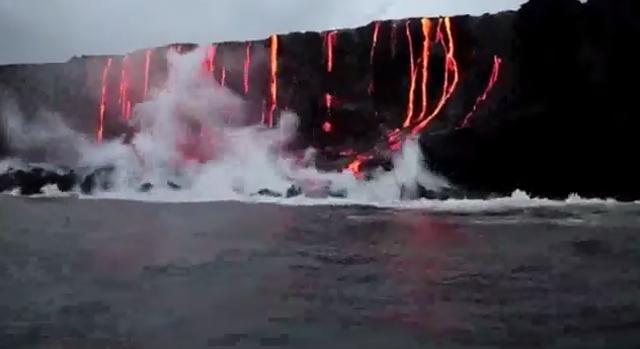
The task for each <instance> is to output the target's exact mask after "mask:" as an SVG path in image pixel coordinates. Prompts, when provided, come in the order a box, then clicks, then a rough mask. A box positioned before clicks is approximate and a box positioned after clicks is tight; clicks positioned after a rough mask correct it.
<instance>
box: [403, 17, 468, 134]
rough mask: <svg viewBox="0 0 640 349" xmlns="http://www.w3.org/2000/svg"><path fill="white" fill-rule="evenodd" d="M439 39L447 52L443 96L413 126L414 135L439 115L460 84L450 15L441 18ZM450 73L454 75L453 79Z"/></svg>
mask: <svg viewBox="0 0 640 349" xmlns="http://www.w3.org/2000/svg"><path fill="white" fill-rule="evenodd" d="M442 23H444V26H445V29H446V34H447V35H446V36H447V38H446V39H445V35H444V34H443V33H442ZM437 40H438V41H439V42H441V43H442V46H443V47H444V50H445V54H446V56H445V70H444V83H443V87H442V96H441V97H440V101H439V102H438V104H437V106H436V108H435V110H434V111H433V112H432V113H431V114H430V115H429V117H427V118H426V119H424V120H422V121H421V122H420V123H418V124H417V125H416V126H415V127H413V129H412V131H411V133H412V134H413V135H417V134H418V133H420V131H422V130H423V129H424V128H425V127H427V126H428V125H429V123H430V122H431V121H433V119H434V118H435V117H436V116H438V114H439V113H440V111H441V110H442V108H443V107H444V106H445V104H446V103H447V101H448V100H449V98H450V97H451V95H452V94H453V92H454V91H455V89H456V87H457V86H458V82H459V78H460V76H459V72H458V62H457V61H456V58H455V42H454V39H453V35H452V33H451V19H450V18H449V17H445V18H444V21H442V20H440V22H439V23H438V33H437ZM450 74H452V75H453V79H452V80H451V81H450V78H451V76H450Z"/></svg>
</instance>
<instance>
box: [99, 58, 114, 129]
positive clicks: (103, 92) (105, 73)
mask: <svg viewBox="0 0 640 349" xmlns="http://www.w3.org/2000/svg"><path fill="white" fill-rule="evenodd" d="M111 61H112V59H111V58H109V59H108V60H107V64H105V66H104V68H103V70H102V88H101V90H100V115H99V119H98V134H97V137H98V142H102V137H103V133H104V117H105V113H106V111H107V83H108V81H107V78H108V76H109V69H110V68H111Z"/></svg>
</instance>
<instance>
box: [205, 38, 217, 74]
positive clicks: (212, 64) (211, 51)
mask: <svg viewBox="0 0 640 349" xmlns="http://www.w3.org/2000/svg"><path fill="white" fill-rule="evenodd" d="M217 50H218V45H215V44H211V45H209V48H208V49H207V70H208V71H209V72H210V73H213V72H214V71H215V69H216V53H217Z"/></svg>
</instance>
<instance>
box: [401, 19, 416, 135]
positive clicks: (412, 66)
mask: <svg viewBox="0 0 640 349" xmlns="http://www.w3.org/2000/svg"><path fill="white" fill-rule="evenodd" d="M405 29H406V32H407V40H408V42H409V61H410V67H409V73H410V81H409V98H408V102H407V117H406V119H405V120H404V124H403V127H409V125H411V119H412V118H413V95H414V92H415V89H416V75H417V71H416V68H415V62H414V56H413V38H412V37H411V22H410V21H407V23H406V24H405Z"/></svg>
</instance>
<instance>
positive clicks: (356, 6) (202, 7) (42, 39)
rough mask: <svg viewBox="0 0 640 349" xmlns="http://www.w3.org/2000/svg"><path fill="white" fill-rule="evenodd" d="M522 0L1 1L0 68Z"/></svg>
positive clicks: (489, 8) (473, 10) (490, 7)
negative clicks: (4, 65)
mask: <svg viewBox="0 0 640 349" xmlns="http://www.w3.org/2000/svg"><path fill="white" fill-rule="evenodd" d="M523 2H525V1H524V0H0V64H8V63H27V62H29V63H32V62H58V61H66V60H67V59H68V58H70V57H72V56H73V55H81V54H122V53H126V52H129V51H132V50H135V49H139V48H144V47H149V46H159V45H164V44H168V43H172V42H200V43H205V42H213V41H221V40H241V39H257V38H263V37H266V36H268V35H269V34H271V33H285V32H289V31H297V30H323V29H330V28H340V27H353V26H358V25H362V24H365V23H368V22H370V21H372V20H374V19H383V18H384V19H387V18H402V17H409V16H414V17H419V16H438V15H453V14H465V13H469V14H480V13H484V12H496V11H500V10H503V9H514V8H517V7H519V5H520V4H522V3H523Z"/></svg>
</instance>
